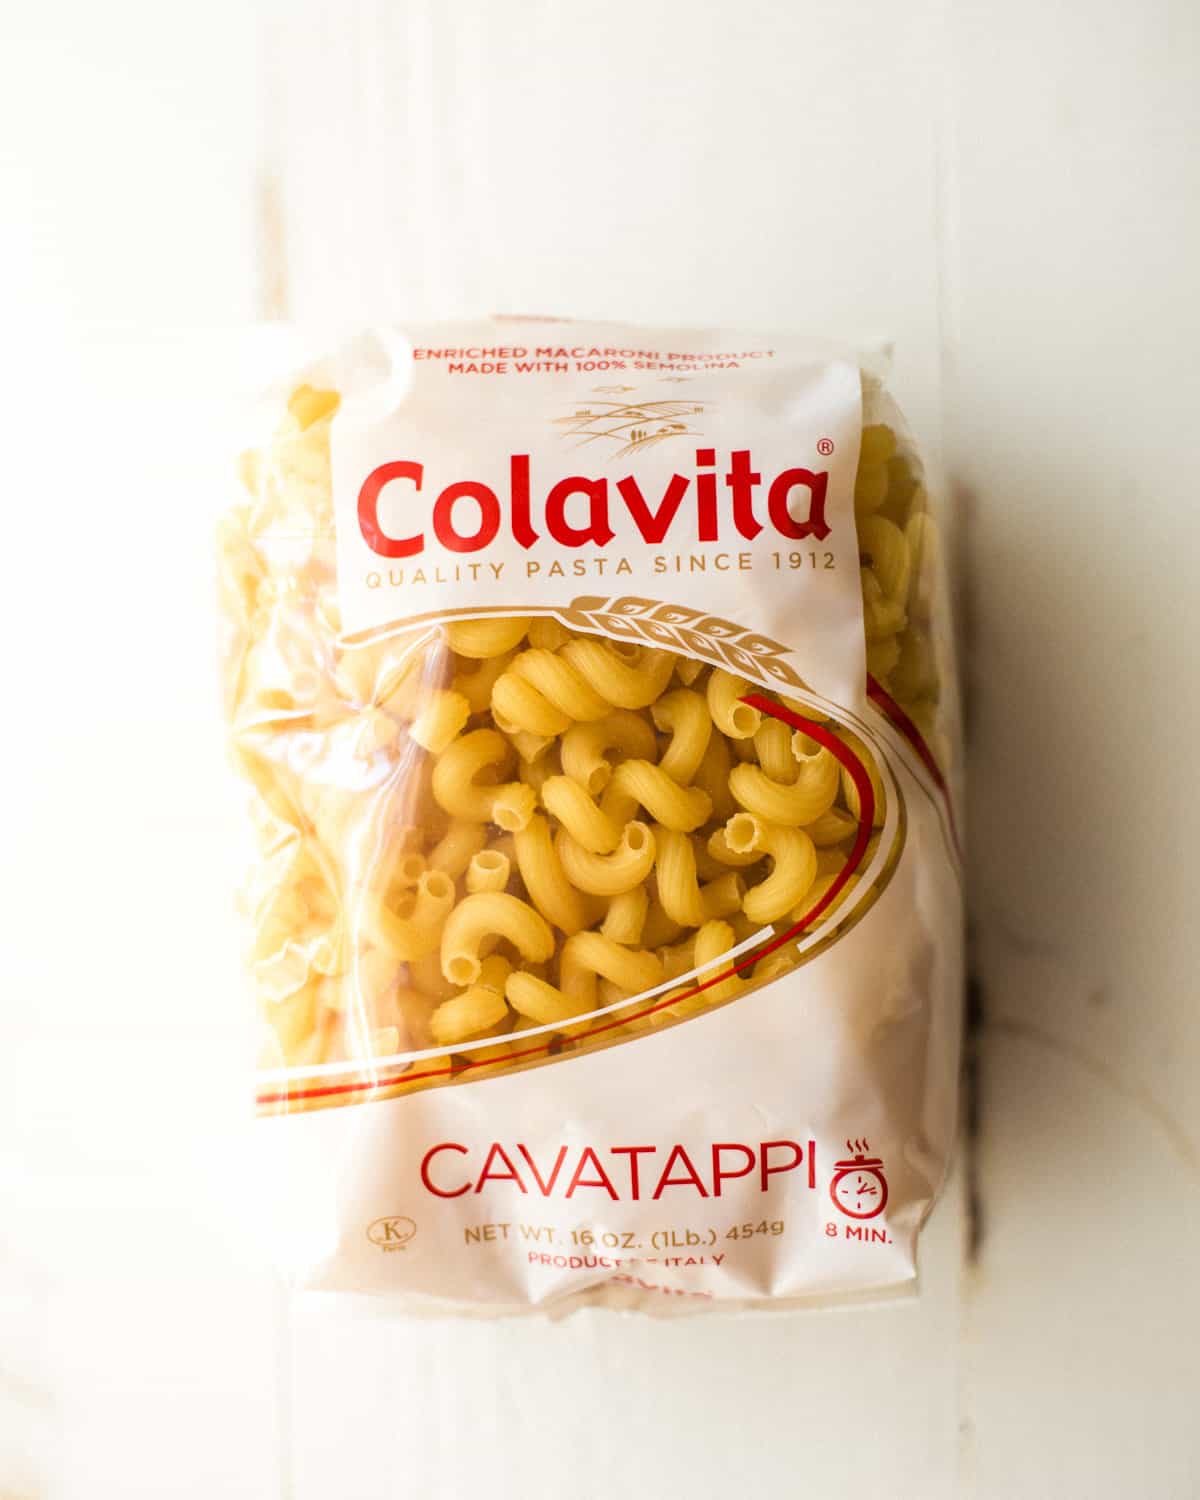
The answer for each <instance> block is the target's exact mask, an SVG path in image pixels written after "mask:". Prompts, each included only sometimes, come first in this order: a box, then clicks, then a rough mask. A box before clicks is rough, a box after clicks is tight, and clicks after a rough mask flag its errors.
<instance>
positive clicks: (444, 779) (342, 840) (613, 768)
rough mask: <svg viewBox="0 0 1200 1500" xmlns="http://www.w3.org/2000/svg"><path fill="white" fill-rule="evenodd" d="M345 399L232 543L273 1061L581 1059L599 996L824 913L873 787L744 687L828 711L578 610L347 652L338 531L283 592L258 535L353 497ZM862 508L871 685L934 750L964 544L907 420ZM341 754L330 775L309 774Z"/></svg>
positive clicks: (259, 947)
mask: <svg viewBox="0 0 1200 1500" xmlns="http://www.w3.org/2000/svg"><path fill="white" fill-rule="evenodd" d="M336 406H337V398H336V396H335V394H334V393H332V392H321V391H317V390H314V389H313V388H311V387H306V388H301V389H299V390H298V391H297V392H296V393H295V395H294V397H293V402H292V409H291V410H290V414H289V418H288V421H289V426H288V429H287V434H286V438H281V439H280V446H279V447H278V448H277V450H275V452H274V457H273V458H272V459H271V461H270V462H268V463H266V464H263V463H259V464H257V465H256V466H251V467H250V468H249V469H248V470H247V477H248V479H249V480H250V481H251V482H252V484H253V485H254V486H255V490H254V494H253V496H252V499H251V502H250V504H249V506H248V508H247V510H246V511H245V512H244V513H243V514H241V515H240V516H238V517H234V518H232V519H231V520H230V521H228V522H227V523H226V524H225V526H224V528H223V532H222V548H223V554H222V573H221V587H222V590H223V594H224V596H225V599H226V602H227V613H228V617H229V619H230V620H231V622H232V624H231V629H232V630H233V632H234V634H235V636H236V639H237V642H238V644H237V647H236V650H235V651H234V652H233V654H232V655H231V658H230V660H231V663H232V666H231V673H230V682H229V697H230V701H231V703H232V704H233V705H234V710H235V722H236V724H237V726H238V729H237V734H236V736H235V740H236V744H235V749H236V753H237V757H238V759H239V762H240V764H241V765H242V766H243V767H244V769H245V770H246V771H247V774H248V775H249V776H250V777H251V779H252V780H253V782H254V784H255V786H256V788H257V793H258V797H257V802H256V806H257V809H258V817H259V825H260V828H261V837H262V842H263V846H264V853H265V857H266V858H267V859H268V867H267V868H268V871H269V876H268V882H267V891H266V896H265V898H264V899H263V900H261V901H260V902H259V903H258V905H257V907H256V908H255V910H256V921H257V924H258V932H257V937H256V943H255V954H254V961H255V964H256V966H257V967H256V975H257V980H258V985H259V991H260V995H261V997H262V1009H263V1015H264V1017H265V1019H266V1021H267V1023H268V1028H269V1032H270V1037H271V1038H272V1040H271V1042H270V1046H269V1047H268V1048H267V1052H265V1053H264V1055H267V1053H270V1055H271V1056H272V1057H274V1058H276V1059H277V1060H278V1059H279V1058H282V1060H283V1062H284V1063H285V1064H287V1065H289V1066H295V1065H298V1064H299V1063H300V1062H302V1061H304V1062H322V1061H328V1060H330V1059H331V1058H335V1057H337V1056H338V1055H340V1054H341V1053H343V1052H345V1051H346V1049H348V1048H349V1049H350V1050H351V1051H352V1050H353V1046H354V1045H359V1046H360V1047H361V1048H362V1049H365V1050H368V1051H370V1053H371V1055H373V1056H375V1055H380V1048H381V1047H385V1048H386V1049H388V1050H390V1051H396V1050H399V1051H403V1050H404V1049H405V1048H411V1047H415V1046H419V1045H436V1046H439V1047H442V1048H457V1047H459V1046H462V1047H464V1048H468V1049H469V1050H468V1051H464V1053H463V1054H462V1056H463V1057H464V1058H466V1059H468V1060H469V1061H471V1064H472V1066H482V1065H485V1064H486V1065H487V1066H488V1067H496V1066H500V1065H502V1064H503V1062H504V1060H505V1059H506V1058H508V1057H509V1056H510V1055H511V1054H512V1051H513V1049H512V1047H511V1046H510V1044H509V1043H508V1042H507V1041H506V1040H505V1038H506V1037H507V1036H508V1034H509V1032H512V1031H514V1030H515V1031H519V1030H520V1028H521V1027H522V1026H523V1025H527V1024H536V1025H540V1026H548V1027H551V1028H555V1029H557V1030H558V1031H559V1032H560V1033H561V1039H562V1044H563V1045H578V1044H580V1043H581V1033H580V1018H581V1017H586V1015H587V1014H588V1013H589V1012H590V1011H591V1010H594V1009H595V1008H596V1006H597V1005H598V1004H601V1003H603V1004H611V1003H612V1002H613V1000H614V998H619V997H627V996H632V995H636V994H639V993H641V992H642V991H644V990H646V989H651V988H653V987H654V986H655V985H656V984H661V983H663V982H665V981H667V980H669V979H675V978H686V976H687V975H688V974H690V973H691V972H692V971H693V970H694V969H696V968H697V967H703V966H704V964H705V963H708V962H711V961H712V960H713V959H714V958H716V957H719V956H720V955H721V954H723V953H725V952H727V951H728V950H729V949H730V948H731V947H733V946H735V945H736V943H737V942H739V941H742V940H743V939H745V938H748V937H751V936H753V935H754V934H756V933H757V932H759V931H760V930H761V929H763V928H764V927H771V926H772V925H775V924H779V923H782V922H788V921H792V922H796V923H798V922H799V921H801V920H802V919H803V917H804V915H805V913H806V911H807V910H808V909H810V908H811V907H812V906H813V905H814V904H815V903H816V902H817V901H819V900H820V899H821V897H822V896H823V895H824V893H825V892H826V891H828V890H829V889H830V887H831V886H832V883H833V881H834V879H836V878H837V875H838V872H839V871H840V870H841V868H842V867H843V866H844V864H845V861H846V859H847V857H848V855H849V851H850V848H851V845H852V843H853V840H854V837H855V835H856V832H857V830H858V827H859V818H860V816H861V812H862V809H861V807H860V803H859V796H858V790H857V783H856V781H855V780H854V778H853V777H852V776H850V774H849V773H848V771H847V770H846V768H845V766H844V765H843V764H842V763H841V762H840V761H839V759H838V757H837V756H835V755H834V754H833V753H832V752H831V750H829V749H828V748H827V747H826V746H825V745H822V744H818V743H816V742H815V741H814V740H812V739H810V738H809V737H808V735H807V734H805V733H803V732H799V731H794V730H793V728H792V726H791V725H789V724H787V723H785V722H784V721H783V720H782V719H781V718H776V717H774V716H772V714H770V713H767V712H764V711H763V709H762V708H761V707H756V706H754V705H752V704H750V703H747V702H746V701H745V699H746V698H747V697H748V696H749V695H752V694H756V695H758V697H759V699H760V700H761V699H764V698H765V699H767V700H773V701H775V702H779V703H780V704H782V705H783V706H784V707H785V708H786V709H788V710H789V711H791V712H792V713H798V714H799V715H800V716H801V717H808V718H809V719H812V720H814V721H815V722H818V723H824V724H827V725H828V724H829V723H830V720H829V717H828V715H827V714H826V713H825V712H824V711H821V710H818V709H816V708H814V707H811V706H809V705H808V703H807V702H806V701H805V700H799V699H795V698H784V697H782V696H781V695H779V694H778V693H777V692H772V691H765V690H763V689H761V688H760V687H759V686H757V685H756V684H755V683H753V682H752V681H751V680H750V678H749V677H748V676H745V675H742V673H741V672H739V671H737V670H733V669H732V667H731V666H725V665H720V664H714V663H713V662H711V661H705V660H702V659H700V658H699V657H696V656H689V655H681V654H679V653H678V652H677V651H675V650H672V649H666V648H662V649H660V648H658V647H656V646H651V645H647V644H642V643H634V642H633V641H631V640H617V639H608V638H604V637H601V636H599V635H595V634H589V633H581V632H580V631H578V630H576V629H574V628H572V626H571V625H570V624H568V623H564V619H566V618H567V617H566V616H564V618H563V619H560V618H558V617H555V616H554V615H551V614H541V613H535V614H529V615H511V616H510V615H502V614H499V613H496V614H488V615H480V616H478V617H470V618H462V619H458V620H454V621H451V622H449V623H446V624H442V625H436V624H435V625H431V626H424V627H422V628H421V629H416V628H413V629H410V630H407V631H404V632H400V633H397V634H394V635H390V636H388V637H386V638H384V639H382V640H379V641H375V642H370V643H366V644H358V645H349V644H346V643H343V642H342V641H341V640H340V639H339V630H340V616H339V611H338V606H337V597H336V590H335V588H334V585H333V573H332V560H331V559H330V558H329V557H328V555H327V553H324V552H319V550H318V548H317V546H316V544H314V552H313V560H312V561H311V562H310V563H308V564H305V566H304V567H303V568H302V569H301V570H300V571H299V572H298V573H296V574H295V577H294V578H293V577H292V575H290V574H289V575H288V578H287V579H285V578H284V577H283V576H280V575H279V574H277V572H276V570H275V568H274V566H273V561H272V556H271V554H270V553H269V552H268V551H265V550H263V549H262V548H261V547H260V546H259V545H258V543H257V541H256V538H257V537H258V535H259V534H260V532H261V528H262V525H263V517H264V516H266V515H267V514H268V513H269V512H270V507H271V506H272V505H273V504H276V503H278V502H280V501H281V500H282V497H284V496H285V495H286V496H287V497H288V504H289V505H293V506H300V507H301V508H303V507H304V506H308V507H309V508H310V511H311V512H312V513H314V514H315V513H316V512H317V511H321V510H322V508H323V507H327V504H328V483H329V481H328V427H329V421H330V419H331V415H332V413H333V412H334V411H335V410H336ZM855 507H856V511H857V516H858V521H857V524H858V539H859V564H860V586H861V592H862V599H863V622H864V638H865V642H866V648H867V660H868V669H869V671H870V672H871V673H872V675H873V676H875V677H876V679H877V680H879V681H881V682H883V683H884V684H885V685H886V686H887V688H888V690H889V691H891V692H894V693H895V694H896V695H897V696H898V698H899V700H900V701H902V702H903V703H904V704H905V705H906V708H907V710H908V711H910V712H911V714H912V717H913V722H914V723H917V724H918V725H922V724H923V725H926V726H927V727H928V728H929V730H930V733H931V734H933V733H935V731H936V729H937V722H938V720H937V712H938V691H939V680H940V678H939V665H938V656H937V650H936V645H935V635H934V631H933V628H932V625H931V618H932V614H931V612H932V600H933V599H934V597H935V593H936V578H935V577H934V574H935V572H936V570H937V568H939V567H940V565H941V556H940V551H939V549H940V541H939V537H938V533H937V532H936V530H935V528H934V525H933V523H932V521H930V519H929V517H928V516H927V515H926V514H925V512H924V508H923V507H924V489H923V486H922V484H921V477H920V473H919V470H918V468H917V467H916V464H915V460H914V459H913V458H912V456H911V454H910V453H909V452H908V451H907V450H904V449H901V448H900V447H899V446H898V444H897V442H896V438H895V434H894V433H893V431H892V429H891V428H890V427H888V426H886V425H884V424H882V423H875V424H868V426H867V427H865V428H864V429H863V435H862V451H861V460H860V466H859V472H858V477H857V482H856V486H855ZM270 513H271V514H274V513H273V512H270ZM279 514H280V515H282V514H283V511H280V512H279ZM318 557H319V558H320V559H321V560H320V561H317V559H318ZM730 660H731V661H732V660H733V658H730ZM747 670H749V667H747ZM834 728H835V729H837V726H836V725H835V726H834ZM837 733H838V735H839V737H840V739H841V740H842V741H843V743H844V744H846V745H847V746H848V747H849V749H851V750H852V751H853V752H854V753H855V755H857V756H858V757H859V758H860V759H861V760H862V761H863V762H864V763H865V764H866V765H867V767H868V774H869V775H870V777H871V782H872V788H873V791H874V795H875V801H876V808H875V813H874V817H873V822H874V825H875V827H876V828H877V829H878V828H880V827H881V826H882V823H883V820H884V818H885V816H886V804H885V798H884V787H883V783H882V781H881V779H880V776H879V773H878V770H877V768H876V767H874V765H873V764H872V763H871V760H870V757H869V755H868V753H867V751H866V747H865V745H863V744H862V743H861V742H860V741H859V740H858V739H857V738H856V737H855V736H854V735H852V734H850V733H849V732H848V731H842V730H840V729H837ZM285 747H287V748H285ZM322 756H323V757H325V759H326V760H327V761H328V763H329V765H330V767H331V770H330V772H329V773H328V774H322V775H320V776H315V777H314V776H311V775H310V774H309V773H308V770H307V766H308V764H309V763H310V762H312V761H314V760H319V759H320V758H321V757H322ZM351 766H353V767H354V769H353V770H351V769H350V768H351ZM369 803H371V804H373V805H374V806H375V808H376V812H375V813H373V814H372V815H371V817H370V818H368V819H366V820H361V819H359V818H358V814H357V812H356V809H357V808H358V807H359V806H360V805H361V806H366V805H368V804H369ZM352 851H353V853H352ZM352 858H353V859H357V860H359V861H360V862H361V861H362V860H364V859H369V861H370V863H369V865H368V866H362V865H361V864H360V866H358V867H355V868H354V869H351V868H350V862H351V859H352ZM356 883H357V886H356ZM851 886H852V882H851V883H848V884H844V885H843V886H842V887H840V888H839V889H840V891H841V895H840V897H839V904H840V902H841V901H844V900H845V899H846V891H847V889H849V888H850V887H851ZM356 888H368V889H369V891H370V893H371V894H370V896H369V898H363V897H362V896H360V895H355V890H356ZM797 957H798V954H797V952H796V951H795V949H794V945H791V944H789V945H787V946H786V947H784V948H781V949H779V950H777V952H776V953H775V954H774V955H772V956H771V958H770V959H769V960H763V961H762V962H760V963H759V964H758V965H757V966H755V967H754V968H752V969H747V971H746V974H745V975H742V976H736V977H733V978H730V979H727V980H724V981H722V982H721V983H720V984H719V985H716V986H710V987H709V988H708V989H706V990H702V991H700V992H699V993H698V994H696V995H693V996H692V997H691V998H686V997H685V998H682V999H681V998H680V997H679V996H678V995H676V996H673V997H672V998H671V1000H670V1006H671V1007H672V1008H673V1009H672V1010H671V1013H672V1014H682V1013H692V1011H694V1010H695V1009H697V1008H700V1007H703V1006H705V1005H710V1004H715V1003H720V1002H723V1001H725V1000H728V999H732V998H736V997H737V996H740V995H741V994H743V993H744V992H746V991H747V990H748V989H750V988H752V987H753V986H754V985H755V984H756V983H759V982H761V981H762V980H764V979H765V978H767V977H774V976H776V975H778V974H779V973H782V972H786V971H787V969H788V968H790V967H791V966H792V965H793V964H794V963H795V962H796V961H797ZM347 986H353V987H354V989H353V997H354V999H353V1004H350V1003H349V994H350V992H349V991H348V990H347ZM680 1007H683V1009H682V1010H680ZM352 1014H355V1015H358V1019H357V1020H356V1021H355V1026H356V1027H357V1030H356V1031H355V1032H354V1035H355V1036H357V1037H358V1038H359V1042H358V1043H357V1044H355V1043H353V1042H352V1041H351V1040H349V1039H348V1038H349V1037H350V1031H349V1026H350V1022H349V1019H348V1018H349V1017H350V1016H351V1015H352ZM659 1019H661V1016H660V1017H659ZM483 1044H486V1045H483ZM456 1066H457V1065H456Z"/></svg>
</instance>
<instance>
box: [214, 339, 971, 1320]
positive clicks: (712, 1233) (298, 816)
mask: <svg viewBox="0 0 1200 1500" xmlns="http://www.w3.org/2000/svg"><path fill="white" fill-rule="evenodd" d="M260 437H261V441H260V442H259V443H258V445H257V446H256V447H254V448H252V449H251V450H249V451H248V452H247V453H246V454H245V456H244V458H243V463H242V474H241V478H242V481H243V485H244V490H245V493H244V494H243V496H242V498H241V501H240V503H239V504H237V505H236V506H235V507H234V508H233V509H232V510H231V512H230V513H229V515H228V517H227V518H226V520H225V522H224V524H223V530H222V553H221V556H222V579H223V599H224V618H225V621H226V625H227V631H226V641H225V647H226V649H225V680H226V684H227V702H228V713H229V719H230V725H231V741H232V748H233V756H234V759H235V761H236V764H237V766H238V768H239V769H240V771H241V772H242V773H243V774H244V775H245V777H246V778H247V780H248V781H249V783H250V786H251V788H252V799H251V800H252V813H253V822H254V827H255V829H256V831H257V837H258V846H259V855H258V859H257V861H256V865H255V869H254V874H253V878H252V880H251V883H250V887H249V891H248V895H247V905H248V908H249V912H250V915H251V916H252V921H253V933H252V941H251V951H250V957H249V966H248V968H249V973H250V975H251V977H252V981H253V989H254V1005H255V1007H256V1015H257V1021H258V1057H257V1067H258V1072H257V1102H258V1109H259V1112H260V1114H261V1115H262V1116H263V1119H262V1121H261V1123H260V1125H259V1127H258V1129H259V1132H260V1138H261V1141H262V1146H263V1149H264V1151H265V1152H266V1153H267V1154H268V1156H269V1157H270V1158H271V1159H272V1170H271V1172H270V1173H269V1174H268V1176H267V1178H265V1179H264V1180H267V1181H270V1182H271V1183H272V1184H274V1185H275V1186H276V1187H277V1188H278V1190H279V1193H280V1198H281V1201H280V1203H279V1204H278V1210H279V1212H280V1213H282V1214H284V1215H286V1222H287V1231H288V1232H287V1233H286V1235H283V1236H281V1237H280V1239H279V1241H278V1242H279V1243H280V1244H283V1245H285V1246H287V1247H288V1249H289V1251H290V1253H291V1259H292V1265H291V1270H292V1273H293V1274H294V1276H295V1278H296V1279H297V1281H298V1283H299V1284H302V1285H306V1286H315V1287H322V1288H340V1289H346V1290H354V1291H359V1292H365V1293H374V1294H383V1295H387V1296H393V1297H397V1298H400V1299H402V1301H403V1303H404V1305H406V1306H409V1307H413V1308H416V1307H422V1306H423V1307H427V1308H435V1307H446V1306H459V1307H470V1308H471V1309H473V1310H477V1311H478V1310H484V1309H487V1310H492V1311H513V1310H518V1309H521V1308H528V1307H532V1306H545V1305H553V1306H555V1307H560V1308H561V1307H563V1306H573V1305H577V1304H579V1303H582V1302H585V1301H603V1302H607V1303H609V1304H615V1305H639V1306H644V1307H645V1308H647V1309H649V1310H652V1311H660V1312H663V1311H678V1310H682V1309H688V1308H694V1307H700V1306H707V1305H713V1304H717V1303H722V1304H737V1303H755V1302H767V1301H772V1302H785V1301H793V1302H794V1301H814V1302H818V1301H833V1300H837V1299H839V1298H844V1297H848V1296H860V1295H862V1294H863V1293H865V1292H879V1291H881V1290H883V1289H888V1288H891V1289H900V1288H903V1287H905V1286H906V1285H909V1284H911V1283H912V1282H913V1281H914V1278H915V1246H916V1237H917V1234H918V1230H919V1228H920V1226H921V1224H922V1222H923V1220H924V1218H925V1216H926V1215H927V1213H928V1211H929V1208H930V1206H931V1203H932V1201H933V1199H934V1197H935V1195H936V1193H937V1191H938V1189H939V1186H940V1184H941V1181H942V1178H943V1176H944V1173H945V1170H946V1163H947V1157H948V1153H949V1150H950V1145H951V1141H952V1136H953V1130H954V1121H955V1087H956V1077H957V1050H958V1036H959V1015H960V983H961V939H960V922H961V914H960V878H961V873H960V862H959V852H958V846H957V838H958V835H957V832H956V828H955V809H956V806H957V803H958V757H959V748H958V747H959V736H958V714H957V705H956V689H955V671H954V662H953V647H952V641H951V635H950V630H949V626H948V620H947V602H946V593H945V586H944V578H943V572H942V554H943V547H942V545H941V543H940V541H939V529H938V523H937V522H936V520H934V519H933V518H932V517H931V515H930V513H929V510H928V496H927V494H926V489H925V485H924V482H923V479H922V468H921V464H920V461H919V460H918V458H917V456H916V453H915V452H914V449H913V446H912V443H911V441H910V439H909V437H908V436H907V434H906V431H905V428H904V426H903V424H902V421H901V419H900V417H899V414H898V413H897V411H896V409H895V407H894V406H893V404H892V402H891V400H890V399H889V397H888V396H887V394H886V392H885V390H884V387H883V383H882V378H881V372H880V371H879V369H877V368H874V367H873V366H872V365H871V363H870V361H868V360H865V359H862V358H859V357H856V356H855V355H853V354H847V353H846V352H844V351H838V350H836V349H830V348H828V347H824V346H818V345H815V344H813V343H808V342H803V341H799V340H794V339H785V338H781V339H777V340H776V339H772V340H769V341H768V340H764V339H762V338H759V337H754V336H749V335H745V334H739V333H731V332H728V331H691V332H681V331H678V330H670V331H664V330H647V329H636V328H629V327H621V326H615V325H591V324H578V323H556V322H553V321H542V320H528V321H524V320H513V321H509V320H496V321H493V322H483V323H478V324H462V325H449V326H438V327H404V328H396V327H388V328H385V329H378V330H375V331H373V332H371V333H369V334H367V335H365V336H363V337H361V338H359V339H357V340H355V341H354V342H352V343H350V344H349V345H348V346H347V347H345V348H342V349H340V350H338V351H337V352H335V353H333V354H331V355H330V356H329V357H327V358H324V359H322V360H320V361H318V362H316V363H314V364H312V365H311V366H310V367H309V368H307V369H306V370H304V371H303V373H302V374H300V375H298V376H297V378H296V379H295V380H294V381H293V382H292V383H291V384H290V385H288V386H287V387H286V388H284V389H281V390H280V391H279V392H278V393H277V395H276V397H275V398H274V399H272V400H270V401H268V403H267V412H266V417H265V422H264V425H263V429H262V432H261V434H260Z"/></svg>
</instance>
